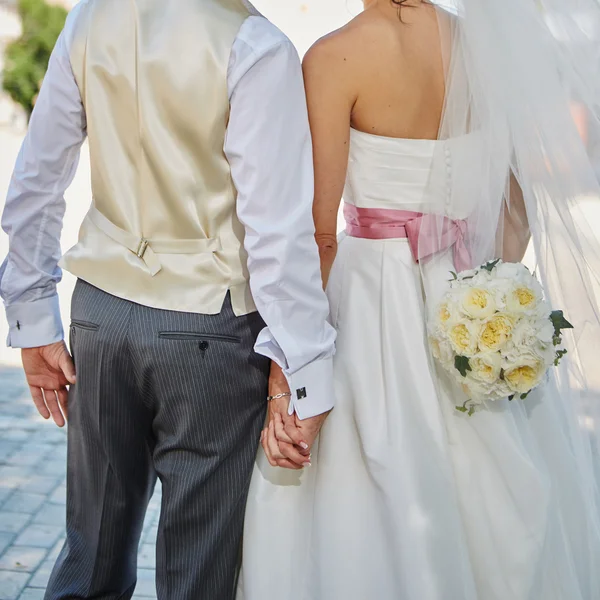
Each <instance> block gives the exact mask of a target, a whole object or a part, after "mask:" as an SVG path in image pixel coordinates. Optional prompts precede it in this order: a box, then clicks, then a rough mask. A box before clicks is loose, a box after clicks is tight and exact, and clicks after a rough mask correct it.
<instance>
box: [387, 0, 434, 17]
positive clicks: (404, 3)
mask: <svg viewBox="0 0 600 600" xmlns="http://www.w3.org/2000/svg"><path fill="white" fill-rule="evenodd" d="M390 2H391V3H392V4H393V5H394V6H395V7H397V8H398V17H399V18H400V20H401V21H402V9H403V8H416V6H415V5H414V4H411V0H390ZM425 2H427V0H419V1H418V2H417V4H422V3H425Z"/></svg>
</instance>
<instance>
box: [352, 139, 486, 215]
mask: <svg viewBox="0 0 600 600" xmlns="http://www.w3.org/2000/svg"><path fill="white" fill-rule="evenodd" d="M473 140H474V138H473V136H465V137H463V138H455V139H450V140H444V141H441V140H417V139H403V138H389V137H383V136H378V135H372V134H369V133H364V132H361V131H357V130H355V129H351V135H350V153H349V161H348V172H347V176H346V186H345V190H344V200H345V201H346V202H348V203H350V204H354V205H355V206H358V207H360V208H395V209H402V210H411V211H416V212H422V213H432V214H438V215H446V216H448V217H450V218H453V219H462V218H466V217H467V216H468V215H469V214H470V212H471V209H472V207H469V206H467V205H466V202H465V201H461V198H469V197H473V196H472V195H471V194H457V193H456V192H457V190H458V189H460V187H461V186H463V185H464V179H465V178H464V176H463V177H461V178H460V179H461V180H462V182H463V183H462V184H461V183H460V182H459V181H458V180H457V175H458V173H459V172H462V173H464V166H465V164H467V161H468V156H469V154H470V152H472V151H473V150H474V147H475V144H474V143H473Z"/></svg>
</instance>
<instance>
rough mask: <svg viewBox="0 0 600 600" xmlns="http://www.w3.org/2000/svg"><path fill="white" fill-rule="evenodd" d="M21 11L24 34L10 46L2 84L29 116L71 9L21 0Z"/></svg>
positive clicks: (44, 2)
mask: <svg viewBox="0 0 600 600" xmlns="http://www.w3.org/2000/svg"><path fill="white" fill-rule="evenodd" d="M18 11H19V15H20V16H21V20H22V23H23V34H22V35H21V37H20V38H19V39H17V40H15V41H14V42H12V43H11V44H9V45H8V46H7V48H6V61H5V68H4V73H3V80H2V87H3V88H4V90H5V91H6V92H7V93H8V94H9V95H10V97H11V98H12V99H13V100H14V101H15V102H17V103H18V104H20V105H21V106H22V107H23V108H24V109H25V111H26V112H27V115H28V117H29V116H30V115H31V112H32V111H33V106H34V104H35V99H36V97H37V95H38V92H39V91H40V86H41V84H42V80H43V78H44V75H45V73H46V70H47V68H48V61H49V60H50V54H51V53H52V49H53V48H54V44H55V43H56V40H57V38H58V36H59V34H60V32H61V31H62V28H63V27H64V24H65V19H66V18H67V11H66V10H65V9H64V8H63V7H62V6H55V5H50V4H48V3H47V2H46V1H45V0H19V3H18Z"/></svg>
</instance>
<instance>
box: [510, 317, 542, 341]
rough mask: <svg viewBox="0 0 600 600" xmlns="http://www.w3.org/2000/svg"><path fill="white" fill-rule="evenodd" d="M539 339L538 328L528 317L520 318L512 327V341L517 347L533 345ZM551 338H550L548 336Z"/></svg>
mask: <svg viewBox="0 0 600 600" xmlns="http://www.w3.org/2000/svg"><path fill="white" fill-rule="evenodd" d="M538 340H539V330H537V329H536V327H535V324H534V323H533V322H532V321H530V320H528V319H520V320H519V321H518V322H517V324H516V326H515V328H514V329H513V334H512V342H513V344H514V345H515V347H517V348H526V347H531V346H534V345H535V344H536V343H537V342H538ZM550 340H552V338H550Z"/></svg>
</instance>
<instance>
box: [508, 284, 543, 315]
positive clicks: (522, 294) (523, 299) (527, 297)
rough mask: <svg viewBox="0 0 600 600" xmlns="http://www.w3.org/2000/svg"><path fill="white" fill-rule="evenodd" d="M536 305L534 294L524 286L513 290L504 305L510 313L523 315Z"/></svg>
mask: <svg viewBox="0 0 600 600" xmlns="http://www.w3.org/2000/svg"><path fill="white" fill-rule="evenodd" d="M536 303H537V296H536V294H535V292H534V291H533V290H532V289H531V288H529V287H526V286H521V287H518V288H516V289H514V290H513V291H512V292H511V293H510V294H508V296H507V298H506V305H507V307H508V308H509V310H511V311H512V312H515V313H523V312H527V311H529V310H531V309H532V308H534V307H535V305H536Z"/></svg>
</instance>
